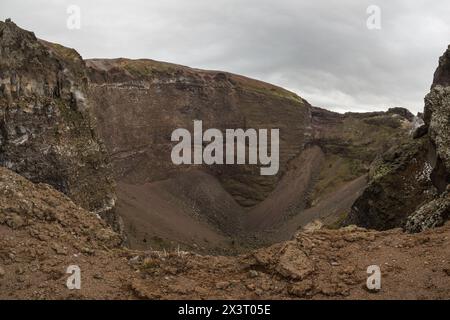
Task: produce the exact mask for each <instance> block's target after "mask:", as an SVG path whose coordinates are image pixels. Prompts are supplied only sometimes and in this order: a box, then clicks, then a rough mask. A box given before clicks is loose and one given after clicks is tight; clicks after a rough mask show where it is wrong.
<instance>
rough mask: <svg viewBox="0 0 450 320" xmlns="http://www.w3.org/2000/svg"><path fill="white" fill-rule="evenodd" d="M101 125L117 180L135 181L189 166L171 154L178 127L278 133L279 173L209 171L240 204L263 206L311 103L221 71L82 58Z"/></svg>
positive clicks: (300, 138) (297, 146)
mask: <svg viewBox="0 0 450 320" xmlns="http://www.w3.org/2000/svg"><path fill="white" fill-rule="evenodd" d="M87 65H88V67H89V71H90V73H89V76H90V79H91V82H92V85H91V87H90V97H91V98H92V100H93V101H94V102H95V103H94V106H95V112H96V115H97V118H98V120H99V128H100V132H101V134H102V137H103V138H104V140H105V143H106V145H107V148H108V150H109V152H110V153H111V155H112V161H113V165H114V169H115V173H116V177H117V179H118V180H120V181H124V182H126V183H133V184H140V183H144V182H152V181H156V180H162V179H167V178H169V177H171V176H173V175H177V174H179V173H181V172H184V171H186V170H188V169H189V168H190V166H183V165H182V166H175V165H173V164H172V161H171V158H170V154H171V149H172V147H173V146H174V145H175V143H173V142H171V133H172V132H173V131H174V130H175V129H177V128H186V129H188V130H190V131H191V132H192V127H193V121H194V120H202V121H203V128H204V130H206V129H208V128H217V129H219V130H221V131H222V132H224V130H225V129H237V128H242V129H248V128H254V129H272V128H279V129H280V170H279V172H278V174H277V175H276V176H261V175H260V174H259V165H258V166H256V165H226V166H220V165H219V166H216V167H208V168H207V170H209V171H210V172H211V173H212V174H213V175H214V176H216V177H218V178H219V180H220V181H221V183H222V184H223V186H224V188H225V189H226V190H227V191H228V192H230V193H231V194H232V196H233V197H234V199H236V201H238V202H239V203H240V204H241V205H243V206H253V205H255V204H256V203H258V202H260V201H262V200H263V199H264V198H265V197H266V196H267V195H268V194H269V193H270V192H271V191H272V190H273V189H274V187H275V185H276V183H277V181H278V180H279V178H280V176H282V175H283V173H284V172H285V170H286V167H287V163H288V162H289V160H291V159H292V158H294V157H295V156H297V155H298V154H300V153H301V151H302V150H303V147H304V145H305V143H306V142H307V141H308V138H309V131H308V130H309V125H310V106H309V105H308V103H307V102H306V101H304V100H303V99H301V98H299V97H298V96H296V95H295V94H293V93H291V92H288V91H286V90H284V89H281V88H279V87H276V86H272V85H269V84H266V83H263V82H259V81H256V80H252V79H248V78H245V77H242V76H238V75H233V74H229V73H224V72H216V71H203V70H197V69H191V68H188V67H183V66H179V65H174V64H169V63H163V62H156V61H152V60H127V59H114V60H100V59H95V60H88V61H87Z"/></svg>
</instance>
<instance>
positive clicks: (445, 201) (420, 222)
mask: <svg viewBox="0 0 450 320" xmlns="http://www.w3.org/2000/svg"><path fill="white" fill-rule="evenodd" d="M449 217H450V196H449V195H448V194H445V195H443V196H442V197H440V198H438V199H435V200H432V201H430V202H428V203H427V204H425V205H423V206H422V207H420V208H419V209H418V210H416V212H414V213H413V214H412V215H410V216H409V217H408V219H407V221H406V225H405V230H406V231H408V232H422V231H424V230H427V229H431V228H436V227H440V226H442V225H443V224H444V223H445V221H447V220H448V219H449Z"/></svg>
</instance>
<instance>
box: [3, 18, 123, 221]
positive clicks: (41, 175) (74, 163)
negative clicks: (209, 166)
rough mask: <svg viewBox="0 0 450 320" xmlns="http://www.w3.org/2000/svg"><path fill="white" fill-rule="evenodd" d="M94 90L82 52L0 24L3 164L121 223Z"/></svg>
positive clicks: (6, 23) (13, 25) (5, 23)
mask: <svg viewBox="0 0 450 320" xmlns="http://www.w3.org/2000/svg"><path fill="white" fill-rule="evenodd" d="M87 86H88V78H87V75H86V68H85V64H84V61H83V60H82V59H81V57H80V55H79V54H78V53H77V52H76V51H75V50H71V49H67V48H64V47H62V46H59V45H56V44H50V43H47V42H44V41H41V40H39V39H37V38H36V37H35V35H34V34H33V33H32V32H28V31H25V30H22V29H21V28H19V27H17V26H16V25H15V24H14V23H13V22H11V21H9V20H8V21H7V22H0V165H1V166H4V167H7V168H9V169H11V170H13V171H15V172H17V173H19V174H21V175H22V176H24V177H26V178H27V179H29V180H31V181H33V182H43V183H47V184H50V185H52V186H53V187H55V188H56V189H57V190H59V191H61V192H63V193H65V194H66V195H68V196H69V197H70V198H71V199H72V200H73V201H74V202H75V203H76V204H78V205H79V206H81V207H83V208H85V209H87V210H89V211H93V212H96V213H99V214H101V215H104V216H108V217H109V218H111V219H112V220H114V218H113V217H114V215H113V214H112V211H111V210H112V209H113V207H114V204H115V199H116V197H115V191H114V180H113V176H112V170H111V166H110V162H109V158H108V155H107V153H106V149H105V147H104V146H103V144H102V142H101V140H100V139H99V137H98V136H97V134H96V130H95V118H94V117H93V115H92V114H91V107H90V101H89V100H88V97H87V94H86V91H87Z"/></svg>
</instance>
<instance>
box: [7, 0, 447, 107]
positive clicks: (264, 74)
mask: <svg viewBox="0 0 450 320" xmlns="http://www.w3.org/2000/svg"><path fill="white" fill-rule="evenodd" d="M71 4H76V5H78V6H79V7H80V9H81V28H80V29H79V30H77V29H75V30H70V29H69V28H67V19H68V17H69V14H67V8H68V6H69V5H71ZM370 5H377V6H379V7H380V9H381V29H380V30H369V29H368V28H367V26H366V21H367V19H368V17H369V14H367V12H366V10H367V8H368V6H370ZM9 17H10V18H12V19H13V21H14V22H16V23H17V24H18V25H19V26H21V27H22V28H25V29H28V30H31V31H34V32H35V33H36V35H37V36H38V37H40V38H42V39H45V40H49V41H53V42H58V43H61V44H63V45H65V46H68V47H73V48H75V49H77V50H78V52H80V54H81V55H82V56H83V57H84V58H93V57H97V58H114V57H128V58H151V59H155V60H163V61H168V62H174V63H178V64H183V65H188V66H191V67H197V68H205V69H215V70H225V71H230V72H234V73H239V74H243V75H247V76H250V77H254V78H257V79H260V80H263V81H267V82H271V83H274V84H277V85H280V86H282V87H285V88H287V89H289V90H292V91H294V92H296V93H298V94H299V95H301V96H302V97H303V98H305V99H307V100H308V101H309V102H310V103H311V104H313V105H316V106H321V107H325V108H328V109H332V110H336V111H349V110H352V111H368V110H381V109H386V108H388V107H393V106H403V107H407V108H409V109H410V110H411V111H413V112H414V113H415V112H417V111H422V109H423V97H424V95H425V94H426V93H427V92H428V91H429V87H430V84H431V81H432V76H433V72H434V70H435V69H436V66H437V63H438V57H439V56H440V55H442V53H443V52H444V51H445V49H446V48H447V45H448V44H450V1H449V0H433V1H425V0H397V1H396V0H390V1H389V0H387V1H384V0H369V1H366V0H340V1H331V0H329V1H321V0H315V1H303V0H276V1H274V0H128V1H124V0H122V1H112V0H86V1H76V0H71V1H65V0H61V1H60V0H58V1H57V0H0V19H2V20H4V19H6V18H9Z"/></svg>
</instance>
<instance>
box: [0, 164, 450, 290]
mask: <svg viewBox="0 0 450 320" xmlns="http://www.w3.org/2000/svg"><path fill="white" fill-rule="evenodd" d="M0 170H1V174H0V193H1V197H0V236H1V237H0V298H1V299H9V298H13V299H174V298H178V299H211V298H224V299H250V298H254V299H449V298H450V224H446V225H445V226H443V227H441V228H438V229H435V230H430V231H426V232H423V233H421V234H414V235H412V234H405V233H403V232H402V231H401V230H391V231H388V232H375V231H368V230H364V229H359V228H356V227H348V228H346V229H339V230H315V231H308V232H305V231H304V232H300V233H298V234H297V235H296V236H295V237H294V238H293V239H292V240H290V241H287V242H282V243H279V244H275V245H273V246H271V247H268V248H263V249H259V250H253V251H250V252H248V253H246V254H242V255H239V256H229V257H224V256H206V255H199V254H195V253H192V252H176V251H173V252H170V253H168V252H164V251H137V250H128V249H124V248H121V247H120V246H118V243H119V240H120V239H119V237H118V236H117V235H116V234H115V233H114V232H112V231H111V230H110V229H109V228H108V227H107V226H106V225H105V223H104V222H103V221H101V220H100V219H98V218H97V217H95V216H94V215H92V214H90V213H88V212H86V211H85V210H83V209H81V208H79V207H77V206H76V205H74V204H73V203H72V202H71V201H70V200H69V199H68V198H67V197H65V196H64V195H62V194H61V193H59V192H57V191H55V190H53V189H51V188H50V187H48V186H47V185H43V184H37V185H35V184H32V183H31V182H29V181H27V180H25V179H24V178H22V177H20V176H18V175H16V174H13V173H11V172H9V171H8V170H6V169H0ZM73 264H75V265H79V266H80V268H81V276H82V288H81V290H68V289H67V288H66V285H65V284H66V279H67V277H68V275H67V274H66V273H65V272H66V269H67V267H68V266H69V265H73ZM369 265H379V266H380V267H381V272H382V280H381V281H382V288H381V291H379V292H377V293H371V292H369V291H368V290H366V289H365V282H366V279H367V274H366V270H367V267H368V266H369Z"/></svg>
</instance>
